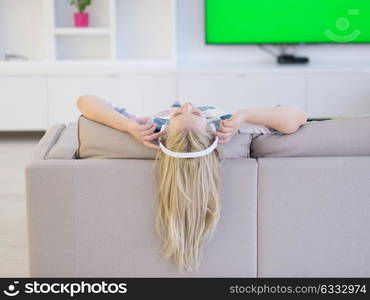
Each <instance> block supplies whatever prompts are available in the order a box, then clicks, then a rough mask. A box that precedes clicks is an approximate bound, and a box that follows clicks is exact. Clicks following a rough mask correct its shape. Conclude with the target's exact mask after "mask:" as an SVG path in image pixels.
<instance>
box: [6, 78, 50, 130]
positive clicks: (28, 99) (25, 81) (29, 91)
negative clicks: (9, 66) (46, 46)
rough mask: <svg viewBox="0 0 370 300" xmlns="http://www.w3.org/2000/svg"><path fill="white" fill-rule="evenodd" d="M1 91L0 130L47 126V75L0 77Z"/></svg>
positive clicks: (41, 128)
mask: <svg viewBox="0 0 370 300" xmlns="http://www.w3.org/2000/svg"><path fill="white" fill-rule="evenodd" d="M0 93H1V94H0V95H1V100H0V104H1V107H0V130H3V131H6V130H23V129H27V130H44V129H46V128H47V97H46V78H45V77H39V76H9V77H0Z"/></svg>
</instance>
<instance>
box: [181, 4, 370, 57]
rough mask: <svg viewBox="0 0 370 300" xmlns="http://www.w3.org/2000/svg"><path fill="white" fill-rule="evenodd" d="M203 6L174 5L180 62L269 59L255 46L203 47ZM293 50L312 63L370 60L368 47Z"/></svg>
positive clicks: (329, 46) (346, 46) (300, 47)
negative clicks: (308, 58) (306, 57)
mask: <svg viewBox="0 0 370 300" xmlns="http://www.w3.org/2000/svg"><path fill="white" fill-rule="evenodd" d="M203 6H204V1H203V0H178V2H177V18H178V23H177V24H178V28H177V42H178V45H177V47H178V59H179V61H180V62H187V61H266V60H271V59H272V58H271V56H270V55H269V54H268V53H265V52H263V51H262V50H260V49H259V48H258V47H257V46H256V45H228V46H224V45H206V44H205V43H204V40H205V39H204V9H203ZM294 48H295V49H296V51H297V52H296V53H297V54H300V55H307V56H309V57H310V58H311V60H312V61H343V60H345V61H352V60H353V61H370V44H369V45H364V44H362V45H353V44H352V45H348V44H346V45H343V44H342V45H331V44H329V45H328V44H326V45H299V46H296V47H294ZM292 50H294V49H292Z"/></svg>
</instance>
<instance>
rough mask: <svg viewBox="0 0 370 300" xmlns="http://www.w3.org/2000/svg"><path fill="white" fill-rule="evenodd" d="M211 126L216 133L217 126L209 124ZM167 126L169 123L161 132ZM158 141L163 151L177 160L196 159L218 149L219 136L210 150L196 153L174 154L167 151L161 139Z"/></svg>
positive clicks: (164, 126) (163, 126) (162, 128)
mask: <svg viewBox="0 0 370 300" xmlns="http://www.w3.org/2000/svg"><path fill="white" fill-rule="evenodd" d="M209 125H210V126H211V127H212V129H213V130H215V131H216V127H215V124H213V123H209ZM166 126H167V123H165V124H163V125H162V127H161V130H160V131H162V130H164V129H165V128H166ZM158 141H159V147H160V148H161V150H162V151H163V152H164V153H165V154H167V155H169V156H172V157H176V158H194V157H200V156H204V155H207V154H208V153H211V152H212V151H213V150H214V149H215V148H216V147H217V143H218V136H216V137H215V140H214V142H213V143H212V145H211V146H209V147H208V148H206V149H204V150H201V151H196V152H174V151H171V150H169V149H167V148H166V147H165V146H164V145H163V144H162V143H161V137H160V138H159V139H158Z"/></svg>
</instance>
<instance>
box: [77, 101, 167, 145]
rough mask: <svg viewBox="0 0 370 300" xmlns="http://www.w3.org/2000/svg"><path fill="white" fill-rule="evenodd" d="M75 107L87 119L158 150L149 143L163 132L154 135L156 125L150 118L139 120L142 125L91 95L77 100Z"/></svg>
mask: <svg viewBox="0 0 370 300" xmlns="http://www.w3.org/2000/svg"><path fill="white" fill-rule="evenodd" d="M76 104H77V107H78V109H79V110H80V111H81V113H82V114H83V115H84V116H85V117H86V118H88V119H90V120H92V121H96V122H99V123H102V124H104V125H107V126H110V127H112V128H114V129H118V130H121V131H124V132H127V133H129V134H131V135H132V136H133V137H134V138H135V139H136V140H138V141H139V142H140V143H142V144H143V145H145V146H147V147H150V148H153V149H156V150H159V149H160V148H159V146H158V145H156V144H153V143H152V142H151V141H152V140H155V139H157V138H158V137H159V136H161V135H163V134H164V133H165V132H164V131H162V132H157V133H154V131H155V129H156V124H155V123H153V122H152V120H151V117H150V116H147V117H143V118H140V120H141V121H142V123H143V124H139V123H138V122H137V120H138V119H136V120H134V119H130V118H127V117H126V116H124V115H122V114H121V113H119V112H118V111H115V110H114V109H113V108H112V107H111V106H109V104H108V103H107V102H106V101H105V100H103V99H100V98H99V97H96V96H93V95H83V96H80V97H78V98H77V103H76Z"/></svg>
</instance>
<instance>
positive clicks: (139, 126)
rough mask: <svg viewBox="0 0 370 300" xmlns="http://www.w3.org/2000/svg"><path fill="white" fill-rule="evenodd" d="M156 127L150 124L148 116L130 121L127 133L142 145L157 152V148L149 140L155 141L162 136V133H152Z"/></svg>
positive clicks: (150, 119)
mask: <svg viewBox="0 0 370 300" xmlns="http://www.w3.org/2000/svg"><path fill="white" fill-rule="evenodd" d="M156 127H157V125H156V124H154V123H152V118H151V117H150V116H146V117H142V118H136V119H130V121H129V123H128V126H127V132H128V133H129V134H131V135H132V136H133V137H134V138H135V139H136V140H138V141H139V142H140V143H142V144H143V145H145V146H147V147H150V148H153V149H157V150H159V149H160V148H159V146H158V145H156V144H153V143H151V142H150V141H151V140H155V139H157V138H159V137H160V136H161V135H163V134H164V133H165V132H164V131H159V132H157V133H154V130H155V129H156Z"/></svg>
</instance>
